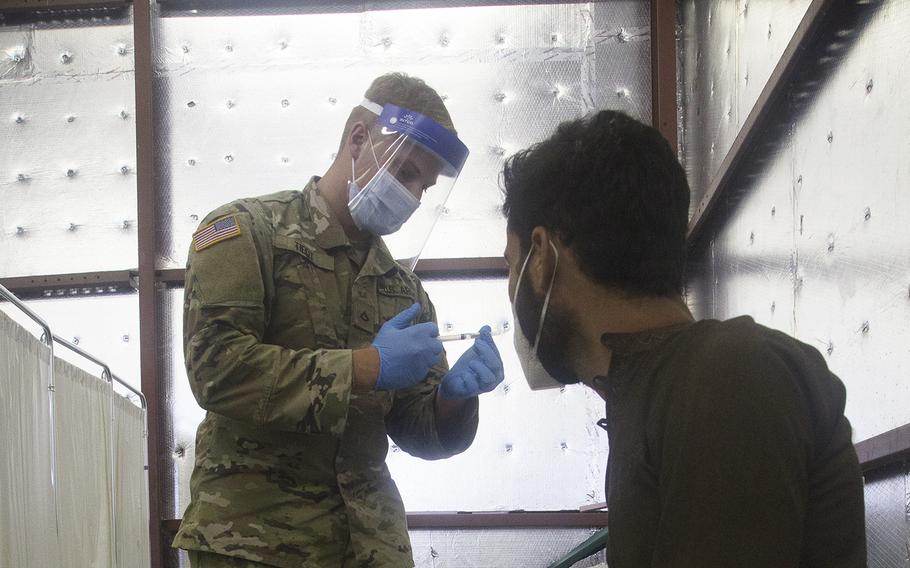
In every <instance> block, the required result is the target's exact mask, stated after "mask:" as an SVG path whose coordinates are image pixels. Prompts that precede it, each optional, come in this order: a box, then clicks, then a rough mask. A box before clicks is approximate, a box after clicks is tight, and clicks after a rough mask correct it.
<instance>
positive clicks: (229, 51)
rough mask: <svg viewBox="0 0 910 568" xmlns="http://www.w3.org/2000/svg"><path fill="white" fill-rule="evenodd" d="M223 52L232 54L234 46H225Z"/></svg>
mask: <svg viewBox="0 0 910 568" xmlns="http://www.w3.org/2000/svg"><path fill="white" fill-rule="evenodd" d="M224 50H225V51H227V52H228V53H233V52H234V46H233V45H231V44H227V45H226V46H224Z"/></svg>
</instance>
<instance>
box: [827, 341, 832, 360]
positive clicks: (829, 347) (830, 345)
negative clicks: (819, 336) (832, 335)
mask: <svg viewBox="0 0 910 568" xmlns="http://www.w3.org/2000/svg"><path fill="white" fill-rule="evenodd" d="M825 351H826V352H827V353H828V356H829V357H830V356H831V354H832V353H834V342H833V341H829V342H828V346H827V348H826V349H825Z"/></svg>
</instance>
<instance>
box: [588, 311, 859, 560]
mask: <svg viewBox="0 0 910 568" xmlns="http://www.w3.org/2000/svg"><path fill="white" fill-rule="evenodd" d="M603 343H604V345H605V346H607V347H609V348H610V349H611V350H612V352H613V358H612V362H611V365H610V371H609V374H608V376H607V377H606V378H605V379H602V380H601V382H602V383H603V384H606V385H607V431H608V433H609V439H610V456H609V463H608V468H607V470H608V471H607V493H608V504H609V512H610V541H609V547H608V559H609V566H610V568H644V567H655V568H656V567H662V568H682V567H687V568H714V567H736V568H759V567H760V568H790V567H793V568H796V567H799V568H857V567H861V566H866V541H865V529H864V509H863V481H862V476H861V472H860V468H859V463H858V461H857V457H856V452H855V450H854V448H853V445H852V443H851V428H850V423H849V422H848V420H847V419H846V418H845V417H844V403H845V399H846V392H845V389H844V385H843V383H841V381H840V380H839V379H838V378H837V377H836V376H835V375H834V374H833V373H831V372H830V371H829V370H828V368H827V366H826V364H825V362H824V360H823V359H822V357H821V355H820V354H819V353H818V351H816V350H815V349H813V348H812V347H809V346H808V345H805V344H803V343H800V342H798V341H796V340H794V339H792V338H791V337H788V336H786V335H785V334H783V333H780V332H777V331H773V330H770V329H768V328H765V327H763V326H760V325H758V324H756V323H755V322H754V321H752V319H751V318H748V317H741V318H737V319H734V320H730V321H726V322H719V321H714V320H709V321H701V322H698V323H694V324H686V325H681V326H675V327H672V328H667V329H662V330H657V331H651V332H645V333H638V334H606V335H604V336H603Z"/></svg>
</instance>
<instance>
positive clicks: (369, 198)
mask: <svg viewBox="0 0 910 568" xmlns="http://www.w3.org/2000/svg"><path fill="white" fill-rule="evenodd" d="M370 150H371V151H372V152H373V160H374V161H375V162H376V167H377V168H379V171H378V172H376V175H374V176H373V177H372V178H371V179H370V181H368V182H367V184H366V185H365V186H364V187H363V188H362V189H361V188H360V186H359V184H358V183H357V178H356V175H355V173H354V159H353V158H351V183H350V188H349V191H348V198H349V201H348V209H349V210H350V212H351V218H352V219H353V220H354V224H355V225H357V227H358V228H359V229H360V230H362V231H367V232H370V233H373V234H374V235H390V234H392V233H394V232H395V231H397V230H398V229H400V228H401V226H402V225H404V223H405V221H407V220H408V219H409V218H410V217H411V215H413V214H414V211H417V208H418V207H420V200H419V199H417V198H416V197H414V194H412V193H411V192H410V191H408V188H406V187H405V186H404V185H402V183H401V182H400V181H398V180H397V179H396V178H395V176H394V175H392V173H391V172H389V170H388V169H387V168H384V167H382V166H380V165H379V160H378V159H377V157H376V151H375V150H374V149H373V140H372V137H370Z"/></svg>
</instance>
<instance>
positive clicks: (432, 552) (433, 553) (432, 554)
mask: <svg viewBox="0 0 910 568" xmlns="http://www.w3.org/2000/svg"><path fill="white" fill-rule="evenodd" d="M430 558H439V553H438V552H436V549H435V548H433V547H432V546H431V547H430Z"/></svg>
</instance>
